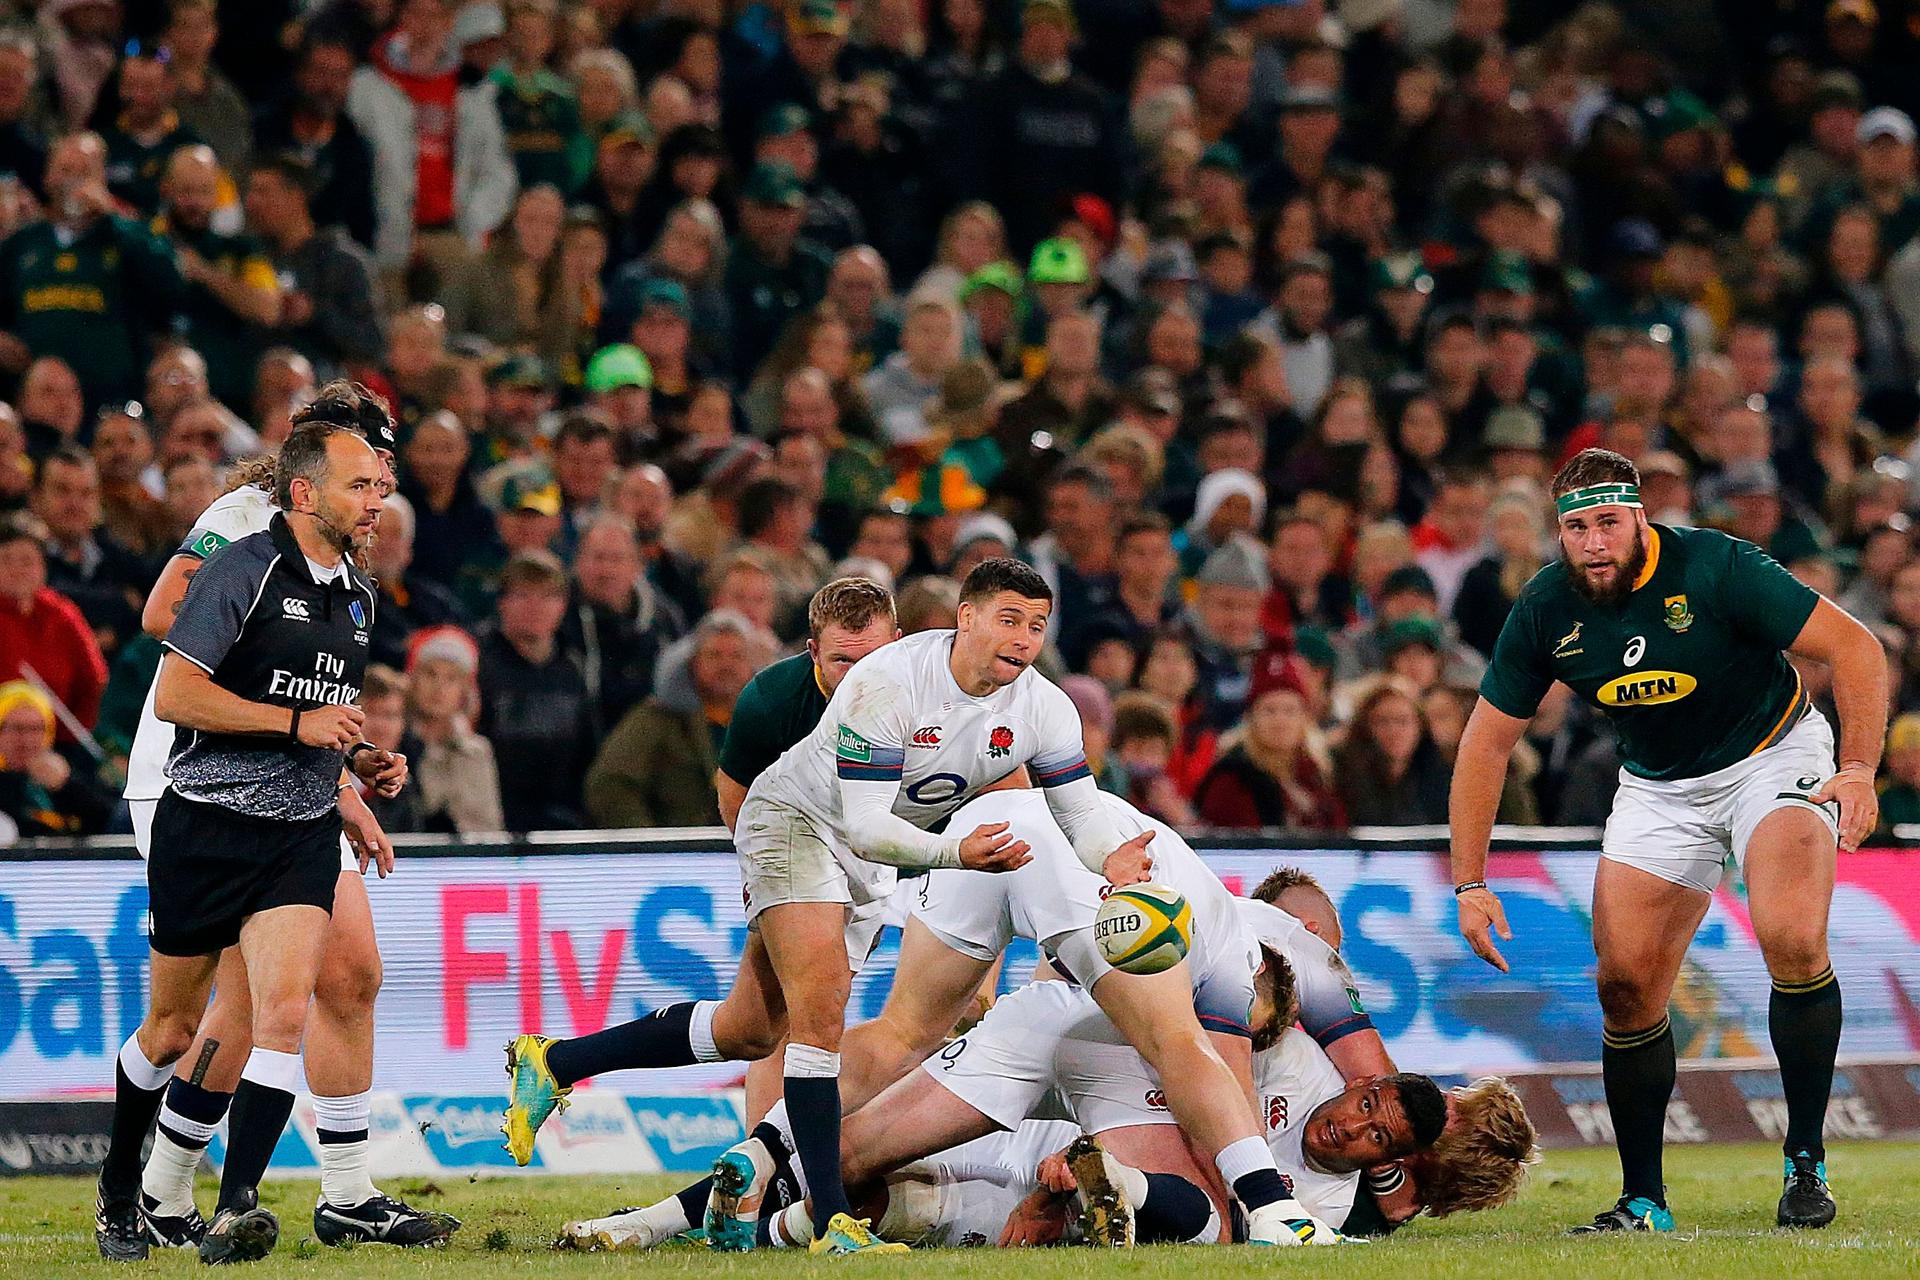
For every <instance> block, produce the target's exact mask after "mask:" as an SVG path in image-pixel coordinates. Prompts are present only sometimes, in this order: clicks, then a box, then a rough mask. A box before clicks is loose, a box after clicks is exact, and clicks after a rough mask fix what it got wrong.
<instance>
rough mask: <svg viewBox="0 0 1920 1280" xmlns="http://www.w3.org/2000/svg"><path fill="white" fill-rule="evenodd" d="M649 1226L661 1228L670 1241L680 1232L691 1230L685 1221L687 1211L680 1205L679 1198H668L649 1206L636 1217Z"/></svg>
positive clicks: (689, 1223) (689, 1224) (688, 1223)
mask: <svg viewBox="0 0 1920 1280" xmlns="http://www.w3.org/2000/svg"><path fill="white" fill-rule="evenodd" d="M638 1216H639V1217H640V1218H642V1219H643V1220H645V1221H646V1222H647V1223H648V1224H649V1225H651V1226H655V1227H659V1228H661V1229H662V1230H663V1231H664V1232H665V1234H666V1236H667V1238H669V1239H671V1238H672V1237H674V1236H677V1235H679V1234H680V1233H681V1232H682V1231H691V1230H693V1224H692V1223H691V1222H688V1221H687V1211H686V1208H685V1206H683V1205H682V1204H681V1203H680V1197H679V1196H668V1197H667V1198H666V1199H665V1200H662V1201H661V1202H660V1203H658V1204H650V1205H648V1206H647V1207H646V1208H644V1209H642V1210H641V1211H640V1213H639V1215H638Z"/></svg>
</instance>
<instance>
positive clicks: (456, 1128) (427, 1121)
mask: <svg viewBox="0 0 1920 1280" xmlns="http://www.w3.org/2000/svg"><path fill="white" fill-rule="evenodd" d="M406 1105H407V1117H408V1119H410V1120H412V1122H413V1125H414V1127H415V1128H416V1129H418V1130H419V1131H420V1136H421V1138H423V1139H424V1140H425V1141H426V1144H427V1149H428V1150H429V1151H431V1152H432V1153H433V1158H434V1159H436V1160H438V1161H439V1162H440V1163H441V1164H443V1165H445V1166H446V1167H447V1168H449V1169H475V1168H482V1169H486V1168H504V1169H511V1168H513V1167H514V1164H513V1157H512V1156H510V1155H508V1154H507V1151H506V1145H505V1144H504V1143H503V1142H502V1141H501V1139H500V1114H501V1112H503V1111H505V1110H506V1109H507V1099H506V1097H505V1096H504V1095H498V1094H492V1095H490V1094H468V1095H465V1096H463V1097H453V1098H437V1097H420V1096H414V1097H409V1098H408V1099H407V1100H406ZM530 1167H531V1168H536V1169H537V1168H539V1167H540V1153H539V1151H538V1150H536V1151H535V1152H534V1153H533V1163H532V1165H531V1166H530Z"/></svg>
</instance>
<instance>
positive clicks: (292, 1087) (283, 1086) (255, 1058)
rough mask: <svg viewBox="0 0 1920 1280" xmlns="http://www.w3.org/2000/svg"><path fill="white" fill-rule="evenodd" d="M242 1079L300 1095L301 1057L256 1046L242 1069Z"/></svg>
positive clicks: (279, 1050) (281, 1050)
mask: <svg viewBox="0 0 1920 1280" xmlns="http://www.w3.org/2000/svg"><path fill="white" fill-rule="evenodd" d="M240 1078H241V1079H242V1080H251V1081H253V1082H254V1083H255V1084H257V1085H264V1086H265V1087H267V1088H269V1089H278V1090H280V1092H282V1093H299V1092H300V1055H299V1054H298V1053H288V1052H287V1051H286V1050H284V1049H263V1048H261V1047H260V1046H259V1045H255V1046H253V1051H252V1052H251V1053H249V1054H247V1065H246V1066H244V1067H242V1068H240Z"/></svg>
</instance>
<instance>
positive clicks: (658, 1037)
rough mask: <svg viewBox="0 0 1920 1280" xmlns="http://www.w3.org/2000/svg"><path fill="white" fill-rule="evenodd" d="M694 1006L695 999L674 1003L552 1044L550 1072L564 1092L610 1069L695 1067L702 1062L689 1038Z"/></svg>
mask: <svg viewBox="0 0 1920 1280" xmlns="http://www.w3.org/2000/svg"><path fill="white" fill-rule="evenodd" d="M693 1006H694V1002H693V1001H691V1000H689V1001H687V1002H686V1003H684V1004H670V1005H668V1006H667V1007H666V1008H664V1009H655V1010H654V1011H653V1012H652V1013H650V1014H648V1015H647V1016H646V1017H644V1018H636V1019H634V1020H633V1021H632V1022H623V1023H621V1024H620V1025H619V1026H617V1027H608V1028H607V1029H606V1030H605V1031H596V1032H594V1033H593V1034H592V1035H590V1036H580V1037H578V1038H577V1039H573V1040H555V1041H554V1042H553V1043H552V1044H550V1045H548V1046H547V1069H548V1070H549V1071H551V1072H553V1078H554V1079H556V1080H558V1081H559V1082H560V1087H561V1088H563V1089H564V1088H566V1087H567V1086H569V1085H571V1084H573V1083H574V1082H575V1081H577V1080H585V1079H586V1078H587V1077H588V1076H597V1075H603V1074H605V1073H606V1072H609V1071H631V1070H635V1069H653V1068H659V1067H690V1066H692V1065H693V1064H694V1062H696V1061H697V1059H696V1058H695V1057H694V1056H693V1040H692V1038H691V1035H690V1034H689V1029H690V1028H691V1027H692V1025H693Z"/></svg>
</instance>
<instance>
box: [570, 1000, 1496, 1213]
mask: <svg viewBox="0 0 1920 1280" xmlns="http://www.w3.org/2000/svg"><path fill="white" fill-rule="evenodd" d="M1282 963H1283V964H1284V962H1282ZM1041 985H1043V986H1047V985H1054V984H1041ZM1054 994H1056V995H1058V994H1059V993H1057V992H1056V993H1054ZM1281 995H1282V998H1283V999H1288V1004H1289V1007H1288V1008H1286V1009H1284V1010H1282V1011H1281V1012H1280V1013H1279V1014H1278V1016H1277V1021H1284V1020H1286V1019H1288V1018H1289V1016H1290V1015H1292V1014H1294V1013H1297V1007H1296V1006H1293V1005H1292V1002H1291V999H1290V998H1288V994H1287V993H1286V992H1285V991H1284V990H1283V991H1282V992H1281ZM1026 998H1027V997H1026V994H1025V992H1024V991H1023V992H1019V993H1015V994H1014V995H1013V996H1010V997H1009V998H1008V1001H1003V1002H1002V1004H1003V1005H1008V1006H1009V1007H1011V1006H1013V1005H1018V1004H1019V1003H1020V1002H1021V1001H1022V1000H1023V999H1026ZM1036 1003H1037V1004H1044V1005H1049V1006H1050V1005H1052V1004H1063V1003H1071V1001H1064V1000H1043V1001H1039V1002H1036ZM1082 1003H1084V1002H1082ZM994 1016H995V1015H991V1014H990V1015H989V1019H990V1020H991V1019H992V1018H993V1017H994ZM1000 1016H1001V1017H1004V1016H1005V1015H1000ZM1042 1016H1043V1017H1050V1016H1051V1015H1050V1014H1046V1015H1042ZM1016 1021H1021V1020H1020V1019H1016ZM982 1034H985V1035H989V1036H991V1035H993V1034H995V1033H994V1032H993V1031H992V1030H991V1029H990V1028H989V1027H987V1026H986V1025H985V1024H983V1026H982V1027H980V1028H976V1029H975V1031H974V1032H973V1033H972V1034H971V1035H970V1036H969V1037H966V1038H965V1039H969V1040H970V1039H971V1038H972V1036H978V1035H982ZM1015 1034H1016V1035H1024V1034H1025V1031H1024V1030H1021V1031H1017V1032H1016V1033H1015ZM959 1043H960V1042H956V1045H957V1044H959ZM1115 1048H1116V1046H1112V1045H1099V1046H1097V1047H1086V1046H1083V1047H1080V1048H1078V1049H1076V1050H1074V1051H1072V1052H1071V1053H1070V1054H1069V1055H1068V1056H1069V1058H1070V1059H1071V1060H1072V1061H1073V1062H1075V1063H1078V1064H1081V1065H1076V1066H1075V1067H1074V1071H1075V1072H1076V1079H1075V1080H1074V1081H1072V1082H1070V1083H1069V1088H1068V1096H1069V1099H1070V1100H1071V1101H1072V1102H1073V1104H1074V1105H1075V1107H1076V1111H1077V1113H1079V1114H1081V1115H1082V1117H1083V1119H1085V1118H1087V1117H1095V1119H1094V1120H1093V1123H1096V1124H1109V1125H1111V1127H1109V1128H1106V1129H1104V1130H1103V1131H1102V1132H1100V1133H1099V1134H1098V1135H1097V1137H1098V1141H1097V1142H1096V1141H1093V1140H1092V1139H1084V1140H1081V1141H1079V1142H1078V1143H1077V1144H1076V1145H1070V1144H1072V1143H1073V1140H1075V1139H1081V1138H1082V1134H1081V1132H1080V1129H1079V1127H1078V1126H1076V1125H1063V1124H1061V1123H1060V1122H1057V1121H1045V1120H1031V1119H1030V1120H1026V1121H1023V1122H1021V1123H1020V1124H1019V1125H1018V1126H1017V1127H1016V1128H1014V1129H1012V1130H1010V1131H1007V1132H1001V1133H995V1134H990V1135H988V1136H985V1137H982V1138H978V1139H974V1140H972V1141H969V1142H966V1143H963V1144H962V1145H960V1146H958V1147H956V1148H954V1149H953V1150H950V1151H946V1152H942V1153H940V1154H938V1155H936V1156H933V1157H929V1158H927V1159H924V1160H920V1161H916V1162H914V1163H912V1164H909V1165H907V1166H905V1167H904V1168H902V1169H900V1170H896V1171H894V1172H893V1173H890V1174H888V1175H887V1177H886V1178H885V1180H884V1183H883V1184H880V1185H878V1186H875V1185H871V1184H870V1185H869V1186H867V1187H865V1188H861V1189H860V1190H859V1191H858V1192H857V1193H856V1200H857V1201H858V1204H859V1207H860V1209H861V1210H862V1211H863V1212H871V1213H872V1214H873V1217H874V1219H875V1221H876V1222H878V1223H879V1224H880V1225H879V1230H880V1233H881V1234H882V1235H883V1236H885V1237H887V1238H889V1239H899V1240H906V1241H909V1242H911V1243H915V1244H947V1245H957V1244H967V1243H972V1244H986V1243H993V1242H995V1241H996V1240H997V1241H998V1242H1000V1243H1002V1244H1045V1243H1053V1242H1055V1241H1057V1240H1059V1239H1061V1238H1062V1236H1063V1232H1064V1233H1065V1235H1066V1238H1068V1239H1074V1238H1080V1239H1086V1240H1089V1241H1090V1242H1093V1243H1106V1244H1123V1243H1131V1242H1132V1241H1133V1239H1135V1238H1136V1236H1137V1239H1138V1240H1139V1241H1140V1242H1142V1243H1152V1242H1156V1241H1196V1242H1207V1241H1212V1240H1216V1239H1220V1238H1221V1234H1222V1233H1221V1219H1220V1216H1219V1213H1218V1211H1217V1206H1216V1204H1215V1202H1214V1201H1213V1200H1212V1199H1211V1198H1210V1197H1209V1195H1208V1193H1207V1192H1206V1191H1205V1190H1203V1189H1202V1188H1201V1187H1200V1186H1199V1185H1197V1184H1196V1183H1195V1182H1194V1181H1192V1178H1194V1177H1197V1176H1199V1170H1198V1166H1197V1165H1196V1164H1195V1162H1194V1160H1193V1157H1192V1155H1191V1153H1190V1151H1189V1149H1188V1147H1187V1145H1186V1143H1185V1142H1184V1140H1183V1139H1182V1137H1181V1135H1180V1134H1179V1132H1178V1130H1177V1129H1175V1128H1174V1127H1173V1125H1172V1122H1171V1117H1170V1116H1168V1115H1167V1113H1166V1110H1165V1107H1164V1105H1163V1104H1161V1103H1159V1101H1158V1097H1159V1090H1158V1087H1157V1086H1158V1082H1157V1081H1155V1080H1154V1079H1153V1078H1152V1077H1151V1074H1150V1073H1149V1072H1148V1071H1147V1070H1146V1068H1145V1064H1144V1063H1143V1062H1141V1060H1140V1059H1139V1058H1138V1055H1131V1054H1129V1056H1130V1057H1131V1062H1130V1063H1128V1062H1125V1061H1122V1062H1121V1063H1120V1064H1119V1065H1120V1071H1119V1072H1118V1073H1115V1072H1113V1071H1107V1072H1105V1073H1104V1078H1103V1075H1102V1073H1100V1072H1095V1073H1093V1076H1092V1078H1091V1079H1087V1078H1085V1075H1086V1073H1085V1072H1084V1071H1083V1070H1082V1067H1083V1066H1084V1064H1085V1062H1086V1061H1087V1058H1088V1055H1089V1053H1092V1054H1095V1055H1098V1054H1103V1053H1112V1052H1113V1050H1114V1049H1115ZM964 1052H965V1050H964V1049H963V1050H959V1051H957V1053H956V1056H958V1054H961V1053H964ZM946 1057H947V1055H946V1054H945V1053H944V1052H943V1054H942V1055H941V1057H940V1059H938V1060H936V1061H935V1062H930V1063H929V1064H928V1065H927V1070H928V1071H929V1072H930V1073H931V1074H933V1075H935V1077H936V1078H939V1077H941V1076H942V1075H943V1074H945V1073H947V1072H948V1071H949V1070H950V1068H948V1067H946V1066H942V1065H940V1064H941V1063H944V1062H945V1061H946ZM1255 1071H1256V1074H1257V1076H1258V1078H1259V1081H1260V1088H1261V1110H1262V1114H1263V1116H1264V1117H1265V1118H1266V1123H1267V1127H1268V1135H1267V1137H1268V1141H1269V1144H1270V1145H1271V1147H1272V1148H1273V1151H1274V1156H1275V1159H1276V1162H1277V1163H1278V1164H1279V1166H1280V1168H1281V1170H1282V1172H1283V1173H1286V1174H1288V1175H1289V1176H1290V1177H1291V1178H1292V1179H1293V1181H1294V1183H1295V1186H1296V1188H1298V1194H1299V1195H1300V1196H1301V1197H1302V1199H1303V1201H1304V1202H1305V1203H1307V1204H1308V1205H1309V1207H1311V1208H1313V1209H1314V1210H1315V1212H1316V1213H1319V1214H1321V1215H1323V1216H1325V1217H1327V1218H1328V1219H1329V1220H1332V1221H1336V1222H1343V1223H1345V1224H1347V1225H1348V1226H1349V1227H1350V1228H1352V1229H1356V1230H1357V1229H1359V1228H1361V1227H1366V1228H1368V1229H1369V1230H1372V1231H1379V1230H1383V1229H1386V1225H1387V1224H1386V1222H1385V1219H1384V1217H1383V1216H1380V1215H1378V1214H1377V1213H1376V1212H1375V1210H1374V1208H1373V1200H1372V1197H1371V1196H1370V1195H1369V1194H1368V1192H1367V1190H1366V1189H1365V1188H1364V1186H1362V1185H1361V1174H1360V1172H1359V1170H1360V1169H1361V1168H1362V1167H1363V1166H1366V1165H1369V1164H1372V1165H1375V1166H1376V1167H1377V1165H1378V1162H1379V1161H1380V1159H1381V1158H1382V1157H1381V1152H1383V1151H1393V1150H1398V1149H1400V1148H1399V1147H1397V1146H1396V1145H1394V1144H1395V1141H1396V1135H1394V1134H1392V1133H1391V1132H1389V1130H1390V1128H1391V1125H1392V1124H1393V1123H1397V1121H1375V1120H1374V1117H1375V1115H1376V1114H1381V1113H1384V1112H1387V1111H1391V1110H1392V1109H1393V1108H1392V1107H1391V1106H1384V1107H1383V1106H1381V1105H1380V1099H1381V1098H1382V1097H1384V1096H1386V1095H1388V1094H1390V1093H1396V1092H1397V1091H1396V1090H1395V1089H1394V1087H1393V1086H1391V1085H1385V1086H1383V1084H1382V1082H1381V1081H1377V1080H1363V1081H1360V1082H1357V1083H1355V1084H1352V1085H1348V1084H1346V1083H1345V1082H1344V1081H1342V1080H1341V1079H1340V1077H1339V1074H1338V1072H1337V1071H1336V1070H1335V1069H1334V1068H1333V1065H1332V1063H1331V1062H1330V1061H1329V1059H1328V1058H1327V1056H1326V1054H1325V1052H1324V1051H1323V1050H1321V1049H1320V1048H1319V1046H1318V1045H1316V1044H1315V1043H1314V1042H1313V1040H1312V1039H1311V1037H1309V1036H1307V1035H1306V1034H1305V1033H1303V1032H1301V1031H1298V1030H1294V1029H1288V1030H1286V1031H1285V1033H1284V1034H1283V1036H1282V1037H1281V1039H1280V1041H1279V1043H1278V1044H1277V1045H1273V1046H1270V1047H1267V1048H1264V1049H1262V1050H1261V1051H1260V1052H1259V1053H1258V1054H1257V1055H1256V1058H1255ZM1082 1085H1088V1086H1089V1087H1091V1088H1092V1089H1093V1090H1094V1091H1095V1094H1093V1095H1089V1094H1087V1093H1084V1092H1076V1090H1078V1089H1079V1088H1080V1086H1082ZM1415 1087H1416V1088H1417V1087H1418V1086H1415ZM1426 1101H1427V1103H1428V1105H1429V1107H1430V1106H1431V1103H1432V1098H1431V1097H1430V1096H1429V1097H1428V1098H1427V1100H1426ZM1446 1107H1447V1109H1448V1110H1449V1111H1451V1112H1453V1113H1454V1114H1453V1117H1452V1119H1451V1120H1450V1121H1449V1122H1448V1124H1447V1128H1446V1130H1445V1132H1444V1134H1443V1135H1442V1137H1441V1139H1440V1141H1439V1143H1438V1144H1437V1145H1436V1147H1435V1148H1434V1149H1432V1150H1428V1151H1418V1152H1415V1153H1413V1154H1412V1155H1411V1156H1410V1160H1411V1161H1412V1162H1414V1163H1415V1164H1416V1166H1417V1168H1416V1171H1415V1177H1414V1178H1413V1179H1412V1180H1411V1181H1410V1185H1418V1186H1420V1187H1421V1188H1422V1189H1423V1191H1424V1193H1425V1194H1424V1196H1423V1198H1422V1200H1421V1202H1419V1203H1417V1204H1416V1210H1418V1209H1425V1210H1426V1211H1427V1212H1430V1213H1432V1214H1434V1215H1435V1216H1445V1215H1446V1214H1448V1213H1451V1212H1459V1211H1462V1210H1467V1209H1481V1208H1492V1207H1495V1206H1496V1205H1499V1204H1502V1203H1505V1202H1506V1201H1507V1200H1508V1199H1510V1198H1511V1197H1512V1195H1513V1194H1514V1193H1515V1192H1516V1191H1517V1189H1518V1186H1519V1182H1520V1178H1521V1175H1522V1173H1523V1171H1524V1168H1525V1166H1526V1164H1527V1163H1528V1162H1529V1161H1530V1160H1531V1159H1532V1154H1533V1129H1532V1126H1531V1124H1530V1123H1529V1122H1528V1121H1527V1118H1526V1113H1525V1111H1524V1110H1523V1109H1522V1108H1521V1106H1520V1103H1519V1099H1518V1098H1517V1097H1516V1096H1515V1095H1514V1094H1513V1092H1512V1090H1511V1089H1509V1088H1507V1086H1506V1085H1505V1084H1504V1083H1503V1082H1500V1081H1497V1080H1486V1081H1481V1082H1479V1083H1477V1084H1475V1085H1474V1086H1472V1087H1471V1088H1462V1089H1457V1090H1455V1091H1454V1092H1453V1093H1452V1094H1451V1095H1449V1096H1448V1099H1447V1102H1446ZM1428 1122H1429V1124H1430V1125H1431V1123H1432V1118H1431V1116H1429V1121H1428ZM1399 1140H1400V1141H1402V1142H1404V1137H1401V1138H1399ZM1116 1150H1126V1151H1128V1152H1129V1156H1128V1159H1127V1160H1126V1161H1124V1162H1123V1161H1122V1160H1120V1159H1118V1158H1116V1156H1115V1155H1114V1152H1115V1151H1116ZM1043 1157H1050V1158H1046V1159H1043ZM802 1194H804V1193H803V1190H802V1189H801V1188H800V1187H799V1186H798V1182H797V1179H796V1178H794V1176H793V1175H792V1173H791V1171H790V1167H789V1165H788V1163H787V1162H785V1161H782V1162H781V1171H780V1173H779V1174H778V1175H777V1176H776V1179H775V1181H774V1183H773V1185H772V1186H771V1188H770V1191H769V1202H770V1204H773V1205H781V1204H790V1203H791V1202H792V1201H793V1200H795V1199H797V1198H798V1197H799V1196H800V1195H802ZM684 1198H685V1197H678V1198H669V1199H668V1200H664V1201H661V1202H660V1203H659V1204H657V1205H654V1206H650V1207H649V1208H646V1209H635V1210H622V1211H619V1212H617V1213H615V1214H613V1215H611V1216H609V1217H606V1218H598V1219H590V1220H587V1221H585V1222H577V1223H572V1224H569V1225H568V1227H567V1228H566V1229H565V1230H564V1231H563V1233H562V1235H561V1237H560V1239H559V1240H558V1241H556V1246H557V1247H563V1248H589V1249H609V1248H644V1247H650V1246H652V1245H655V1244H658V1243H662V1242H664V1241H666V1240H670V1239H672V1238H674V1237H675V1236H676V1235H678V1234H680V1233H681V1232H682V1231H683V1230H684V1229H685V1227H686V1226H687V1223H688V1221H689V1219H688V1217H687V1211H686V1208H685V1206H684V1205H683V1200H684ZM1070 1209H1078V1211H1079V1214H1078V1219H1077V1221H1076V1218H1075V1217H1074V1215H1072V1214H1071V1213H1070ZM807 1221H808V1220H807V1217H806V1215H805V1213H804V1211H803V1210H802V1211H796V1210H794V1209H792V1208H788V1209H786V1210H785V1211H784V1212H783V1213H780V1214H776V1215H773V1217H772V1219H771V1220H770V1223H769V1226H770V1228H771V1229H770V1230H768V1231H767V1237H768V1242H769V1243H775V1244H786V1243H800V1242H802V1241H803V1240H804V1238H805V1235H804V1233H805V1232H806V1230H807ZM1076 1225H1077V1227H1078V1230H1079V1235H1078V1237H1075V1236H1074V1234H1073V1232H1074V1230H1075V1228H1076ZM763 1229H764V1228H763ZM792 1237H798V1238H797V1239H795V1238H792Z"/></svg>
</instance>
